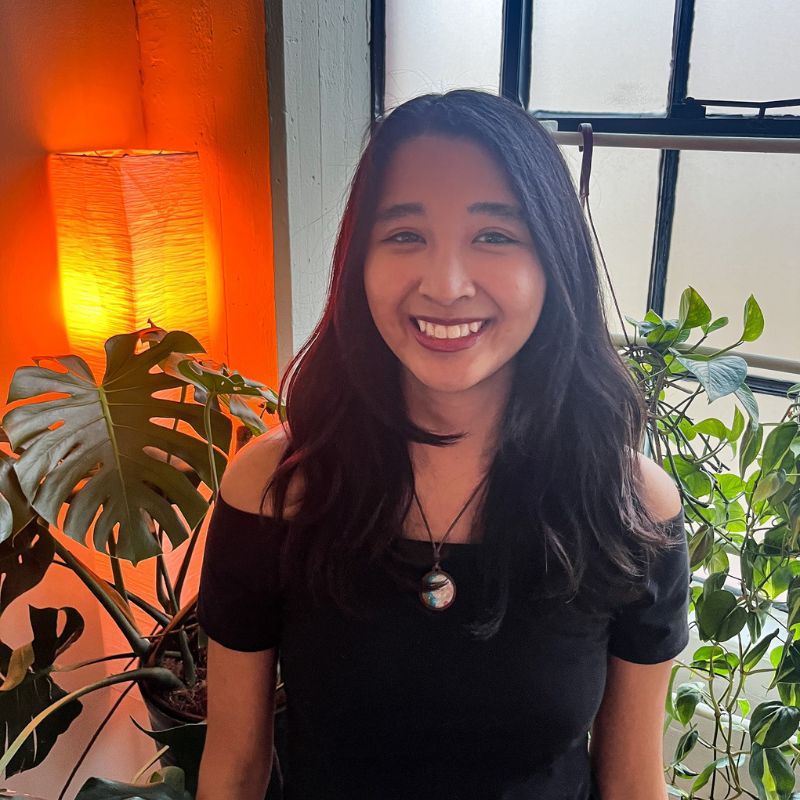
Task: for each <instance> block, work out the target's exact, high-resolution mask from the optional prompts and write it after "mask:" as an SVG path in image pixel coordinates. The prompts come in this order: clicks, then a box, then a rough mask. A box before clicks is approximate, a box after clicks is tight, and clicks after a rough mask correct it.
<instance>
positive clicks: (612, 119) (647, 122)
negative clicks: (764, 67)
mask: <svg viewBox="0 0 800 800" xmlns="http://www.w3.org/2000/svg"><path fill="white" fill-rule="evenodd" d="M694 9H695V0H675V11H674V17H673V32H672V58H671V64H670V79H669V84H668V90H667V104H666V113H665V114H664V115H653V114H614V113H608V114H599V113H594V114H593V113H581V112H569V113H553V112H548V111H541V110H539V111H537V110H534V111H531V112H530V113H531V114H532V116H533V117H535V118H536V119H538V120H539V121H540V122H549V123H550V124H551V125H552V124H553V123H555V125H556V126H557V130H558V131H559V132H562V131H570V132H577V131H578V130H579V125H580V124H581V123H589V124H591V126H592V130H593V132H595V133H624V134H650V135H671V136H693V137H716V136H734V137H742V138H753V139H761V140H764V139H771V138H775V139H798V140H800V116H797V115H790V114H787V115H782V116H766V114H765V110H766V108H769V107H775V105H776V103H775V102H771V103H768V102H765V103H762V104H761V105H760V106H759V105H753V106H749V107H753V108H758V111H759V113H758V116H752V115H751V116H745V115H738V114H725V115H722V114H715V115H709V114H708V108H710V107H714V106H715V105H722V104H721V103H720V102H719V101H716V100H710V99H708V100H697V99H695V98H692V97H689V96H688V95H687V91H688V80H689V54H690V50H691V45H692V33H693V29H694ZM534 10H535V8H534V0H504V3H503V22H502V32H501V35H502V42H501V64H500V75H499V84H498V88H499V92H500V94H501V95H502V96H503V97H507V98H508V99H510V100H512V101H513V102H515V103H517V104H519V105H521V106H522V107H523V108H526V109H527V108H528V106H529V101H530V85H531V66H532V36H531V34H532V29H533V14H534ZM370 11H371V13H370V93H371V108H372V119H373V122H374V121H375V120H377V119H379V118H380V117H381V116H383V114H384V111H385V105H384V93H385V80H386V0H370ZM784 102H788V103H793V104H796V105H797V106H800V98H798V99H797V100H789V101H784ZM724 105H725V107H737V106H738V107H743V106H745V107H748V104H746V103H742V102H740V101H729V103H726V104H724ZM680 152H681V151H680V150H679V149H670V150H663V149H662V150H661V157H660V162H659V174H658V197H657V203H656V219H655V226H654V234H653V247H652V255H651V262H650V275H649V281H648V292H647V308H645V309H643V310H642V313H645V311H647V309H649V308H652V309H653V310H654V311H656V313H658V314H660V315H663V311H664V299H665V296H666V285H667V270H668V264H669V255H670V245H671V239H672V226H673V220H674V216H675V197H676V191H677V184H678V172H679V165H680ZM746 383H747V385H748V386H749V387H750V388H751V389H752V390H753V391H754V392H760V393H762V394H770V395H775V396H781V397H784V396H786V392H787V390H788V389H789V387H790V386H792V382H791V381H787V380H779V379H776V378H765V377H761V376H756V375H750V374H748V376H747V378H746Z"/></svg>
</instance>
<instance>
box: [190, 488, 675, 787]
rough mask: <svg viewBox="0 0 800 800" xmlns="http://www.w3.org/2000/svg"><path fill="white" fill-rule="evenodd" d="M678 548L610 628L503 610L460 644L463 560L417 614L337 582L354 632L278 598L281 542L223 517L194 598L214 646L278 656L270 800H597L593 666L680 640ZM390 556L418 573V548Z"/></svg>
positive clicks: (553, 612)
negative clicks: (445, 594) (348, 598)
mask: <svg viewBox="0 0 800 800" xmlns="http://www.w3.org/2000/svg"><path fill="white" fill-rule="evenodd" d="M683 522H684V520H683V513H681V514H679V515H678V516H676V517H675V518H674V519H673V520H671V521H670V531H671V532H672V533H673V534H674V536H675V537H676V538H678V540H679V541H680V542H681V546H679V547H677V548H675V549H666V550H664V551H663V552H662V553H660V554H659V556H658V558H657V559H656V560H655V561H654V562H653V564H651V568H650V571H649V575H648V578H647V581H646V587H645V589H646V590H645V592H644V593H643V594H642V595H641V596H640V597H639V598H638V599H637V600H636V601H635V602H633V603H629V604H627V605H626V606H624V607H622V608H619V609H617V610H616V611H615V612H613V613H603V614H588V613H586V612H581V611H578V610H576V609H575V608H573V606H572V605H571V604H568V603H562V602H557V601H546V602H545V601H541V600H536V601H532V600H525V599H524V598H520V597H513V596H512V601H511V602H510V605H509V610H508V613H507V616H506V619H505V621H504V623H503V626H502V627H501V629H500V631H499V633H498V634H497V635H496V636H495V637H494V638H492V639H490V640H489V641H486V642H480V641H477V640H475V639H473V638H472V637H471V636H470V635H469V633H468V632H467V631H466V629H465V624H466V623H468V622H471V621H472V620H473V618H474V614H475V610H476V603H477V589H478V585H479V584H478V578H479V575H478V571H477V558H476V556H477V553H478V548H480V544H446V545H445V547H444V550H443V557H444V558H443V562H442V567H443V568H444V569H445V570H447V571H448V572H449V573H450V574H451V575H452V576H453V578H454V580H455V583H456V586H457V595H456V599H455V602H454V604H453V606H452V607H451V608H449V609H447V610H446V611H430V610H428V609H426V608H424V607H423V606H422V604H421V602H420V600H419V598H418V596H417V595H416V594H413V593H411V592H408V591H403V590H401V589H399V588H398V587H396V586H395V585H394V584H393V583H391V581H389V580H388V578H387V577H386V576H385V575H384V574H383V572H382V570H380V569H373V570H370V571H362V572H361V573H359V574H357V575H354V576H353V578H354V580H355V581H356V582H357V583H356V585H357V586H358V587H359V596H360V597H361V598H362V599H363V603H364V607H365V609H368V611H369V616H368V617H367V618H365V619H353V618H352V617H350V616H346V615H344V614H342V613H341V612H339V611H337V610H336V609H334V608H333V607H327V606H326V607H315V606H313V605H312V604H311V603H310V602H309V599H308V596H307V593H306V592H305V591H304V588H303V587H296V586H294V587H290V588H289V589H287V591H286V592H284V593H283V594H282V595H279V593H278V592H277V591H276V589H275V587H276V586H277V550H278V547H279V543H280V539H281V530H282V527H281V526H280V525H279V524H278V523H276V522H275V521H274V520H269V519H267V520H262V519H260V518H259V517H258V516H257V515H255V514H250V513H247V512H244V511H241V510H239V509H236V508H233V507H231V506H230V505H229V504H228V503H226V501H225V500H224V499H223V498H222V497H220V498H219V502H218V503H217V506H216V507H215V509H214V511H213V512H212V518H211V522H210V525H209V531H208V538H207V541H206V548H205V557H204V562H203V567H202V573H201V581H200V592H199V599H198V617H199V621H200V624H201V625H202V627H203V629H204V630H205V631H206V633H207V634H208V635H209V636H210V637H211V638H212V639H214V640H216V641H218V642H220V643H221V644H223V645H224V646H226V647H230V648H233V649H236V650H245V651H254V650H259V649H265V648H270V647H278V648H279V653H280V663H281V673H282V677H283V679H284V682H285V687H286V693H287V698H288V707H287V712H286V713H287V715H288V717H287V738H288V757H287V759H286V762H287V763H285V764H282V767H283V773H284V779H285V794H284V796H285V800H340V798H342V799H343V798H356V797H358V798H361V797H364V798H366V797H370V798H372V797H375V798H381V799H382V800H416V798H420V797H437V798H440V799H441V800H462V798H463V799H464V800H469V799H470V798H480V799H481V800H534V799H535V800H597V798H599V795H597V794H596V789H595V788H594V786H593V776H592V773H591V769H590V764H589V757H588V752H587V733H588V731H589V730H590V728H591V724H592V721H593V719H594V716H595V714H596V712H597V709H598V707H599V705H600V701H601V699H602V696H603V690H604V687H605V680H606V664H607V656H608V655H609V654H611V655H614V656H617V657H619V658H622V659H625V660H628V661H634V662H637V663H656V662H659V661H666V660H669V659H671V658H673V657H674V656H676V655H678V654H679V653H680V652H681V651H682V650H683V648H684V647H685V646H686V644H687V642H688V637H689V630H688V620H687V604H688V597H689V567H688V554H687V549H686V544H685V542H686V540H685V536H684V531H683ZM397 547H398V548H400V550H399V552H400V553H401V554H402V555H403V556H404V558H405V559H407V560H410V561H412V562H418V564H419V570H420V573H419V574H420V577H421V576H422V574H423V573H424V572H426V571H427V570H428V569H430V556H431V547H430V543H429V542H419V541H412V540H400V541H399V542H397Z"/></svg>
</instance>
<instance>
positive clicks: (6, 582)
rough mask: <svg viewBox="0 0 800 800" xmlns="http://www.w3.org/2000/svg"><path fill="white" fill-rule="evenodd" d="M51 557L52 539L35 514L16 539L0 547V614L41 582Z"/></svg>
mask: <svg viewBox="0 0 800 800" xmlns="http://www.w3.org/2000/svg"><path fill="white" fill-rule="evenodd" d="M54 555H55V544H54V542H53V537H52V536H51V535H50V532H49V531H48V529H47V527H45V526H44V525H41V524H40V523H39V517H38V516H37V515H35V514H34V516H33V517H32V518H31V520H30V522H29V523H28V524H27V525H26V526H25V527H24V528H23V529H22V530H21V531H20V532H19V533H17V534H16V536H14V537H12V538H11V539H7V540H6V541H4V542H3V543H2V544H0V580H2V586H1V587H0V614H2V613H3V612H4V611H5V610H6V609H7V608H8V607H9V606H10V605H11V603H12V602H13V601H14V600H16V599H17V598H18V597H21V596H22V595H23V594H25V592H27V591H28V590H29V589H32V588H33V587H34V586H36V585H37V584H39V583H40V582H41V580H42V579H43V578H44V576H45V574H46V573H47V570H48V569H49V567H50V564H52V563H53V556H54Z"/></svg>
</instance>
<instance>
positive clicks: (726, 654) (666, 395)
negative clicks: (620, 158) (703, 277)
mask: <svg viewBox="0 0 800 800" xmlns="http://www.w3.org/2000/svg"><path fill="white" fill-rule="evenodd" d="M628 321H629V322H631V323H632V324H633V325H634V326H635V327H636V334H637V336H636V338H635V339H634V340H633V341H630V340H627V341H624V342H622V341H620V342H619V343H620V344H621V355H622V357H623V359H624V360H625V362H626V364H627V365H628V367H629V369H630V371H631V373H632V374H633V376H634V377H635V379H636V380H637V382H638V384H639V386H640V388H641V391H642V394H643V396H644V398H645V401H646V403H647V406H648V410H649V414H648V432H647V449H648V450H649V453H650V455H652V457H653V458H655V459H656V460H657V461H658V462H659V463H660V464H662V466H663V467H664V468H665V469H666V470H667V471H668V472H670V473H671V474H672V476H673V478H674V479H675V482H676V484H677V485H678V487H679V488H680V492H681V495H682V497H683V504H684V509H685V512H686V520H687V522H688V530H687V535H688V536H689V552H690V560H691V567H692V570H693V572H695V573H696V576H697V578H698V580H696V581H694V585H693V586H692V589H691V604H690V612H691V613H692V615H693V621H692V626H693V627H695V628H696V630H697V636H698V638H699V640H700V642H701V646H700V647H699V648H697V649H696V650H695V651H694V652H692V653H691V655H690V656H689V657H688V658H686V659H681V658H679V659H676V663H675V666H674V668H673V671H672V681H671V683H670V691H669V692H668V694H667V697H666V716H667V724H669V722H671V721H677V722H678V723H679V724H680V725H682V726H683V727H684V728H685V731H684V733H683V735H682V736H681V737H680V739H679V741H678V744H677V747H676V750H675V752H674V754H672V757H671V758H670V761H669V764H668V765H667V776H668V782H669V787H668V788H669V792H670V794H671V795H674V796H676V797H684V798H707V799H709V800H721V799H722V798H730V797H742V796H746V797H753V798H755V797H758V798H760V800H789V799H790V798H798V797H800V793H795V788H796V783H797V781H796V777H797V771H798V764H800V733H798V727H799V726H800V384H796V385H793V386H791V387H789V389H788V393H787V397H786V411H785V414H784V415H783V417H782V418H781V419H780V420H777V421H774V422H764V421H762V420H761V419H760V414H759V407H758V403H757V402H756V399H755V396H754V394H753V392H752V391H751V390H750V388H749V386H748V385H747V383H746V382H745V379H746V377H747V364H746V362H745V361H744V359H743V358H741V357H739V356H737V355H734V354H732V353H731V352H730V351H731V350H732V349H734V348H736V347H738V346H739V345H741V344H742V343H744V342H751V341H755V340H756V339H758V337H759V336H760V335H761V333H762V331H763V328H764V318H763V316H762V313H761V309H760V308H759V306H758V303H757V302H756V300H755V298H754V297H752V296H750V297H749V298H748V300H747V301H746V303H745V307H744V318H743V322H742V332H741V335H740V336H738V338H735V339H734V340H733V341H731V342H730V343H729V344H728V345H727V346H725V347H723V348H712V347H708V346H705V347H704V346H703V344H702V343H703V342H704V341H705V340H706V338H707V337H708V336H709V335H710V334H711V333H713V332H714V331H716V330H721V329H722V328H725V327H726V326H727V325H728V322H729V320H728V319H727V318H726V317H720V318H718V319H713V317H712V314H711V311H710V309H709V307H708V305H707V304H706V302H705V301H704V300H703V298H702V297H701V296H700V295H699V293H698V292H697V291H695V290H694V289H693V288H691V287H690V288H689V289H687V290H686V291H685V292H684V293H683V295H682V297H681V303H680V309H679V316H678V317H677V318H662V317H661V316H659V315H658V314H656V313H655V312H654V311H652V310H651V311H649V312H648V313H647V315H646V316H645V318H644V319H643V320H635V319H630V318H628ZM696 334H701V335H700V336H699V337H698V338H697V340H696V341H694V342H693V343H691V344H690V343H689V341H688V340H689V339H690V338H692V337H693V336H695V335H696ZM618 341H619V340H618ZM700 397H704V400H707V401H708V403H714V402H715V401H717V400H719V399H720V398H722V397H731V398H735V401H734V403H735V404H734V413H733V419H732V420H731V422H730V425H728V424H726V423H725V422H723V421H722V420H721V419H719V418H718V415H712V416H707V414H708V410H706V409H704V413H703V415H702V417H704V418H701V415H700V414H696V413H695V412H694V409H692V404H693V403H695V402H697V401H698V398H700ZM740 408H741V410H740ZM712 411H713V409H712ZM742 412H744V413H742ZM768 628H769V629H768ZM679 676H680V678H679ZM764 688H766V689H767V692H768V694H767V695H766V697H765V696H764ZM754 698H755V700H754ZM701 712H704V714H705V718H704V716H703V714H702V713H701ZM709 728H710V732H709ZM690 764H691V766H690ZM748 778H749V780H748ZM753 790H754V791H753Z"/></svg>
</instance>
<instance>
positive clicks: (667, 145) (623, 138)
mask: <svg viewBox="0 0 800 800" xmlns="http://www.w3.org/2000/svg"><path fill="white" fill-rule="evenodd" d="M548 122H549V120H545V121H544V122H543V124H544V125H545V127H546V128H548V129H549V131H550V134H551V135H552V137H553V139H555V141H556V142H557V143H558V144H565V145H582V144H583V139H582V137H581V134H580V133H578V132H577V131H559V130H554V129H553V123H551V124H547V123H548ZM593 139H594V144H595V146H596V147H640V148H645V149H656V150H722V151H733V152H739V153H800V139H779V138H769V137H762V138H755V137H753V138H750V137H745V136H674V135H671V136H658V135H654V134H650V133H597V132H596V131H595V132H594V134H593Z"/></svg>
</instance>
